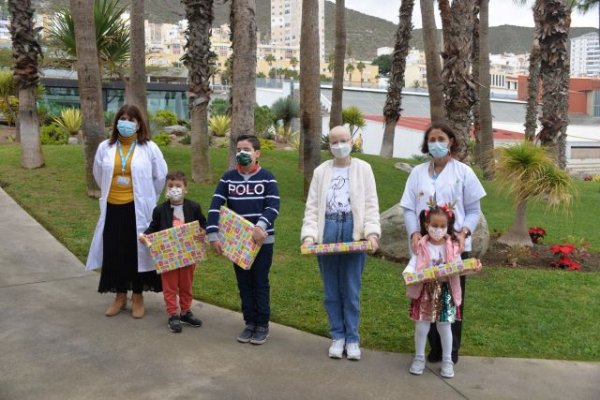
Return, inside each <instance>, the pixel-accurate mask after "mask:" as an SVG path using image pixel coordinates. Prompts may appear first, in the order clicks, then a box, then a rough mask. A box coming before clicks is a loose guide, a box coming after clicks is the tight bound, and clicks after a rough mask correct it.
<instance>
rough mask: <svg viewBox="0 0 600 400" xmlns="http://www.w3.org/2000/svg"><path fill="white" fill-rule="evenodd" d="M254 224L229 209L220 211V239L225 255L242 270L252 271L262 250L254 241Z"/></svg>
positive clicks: (223, 208)
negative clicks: (251, 268) (255, 260)
mask: <svg viewBox="0 0 600 400" xmlns="http://www.w3.org/2000/svg"><path fill="white" fill-rule="evenodd" d="M253 230H254V224H253V223H252V222H250V221H248V220H247V219H245V218H243V217H241V216H239V215H238V214H236V213H235V212H233V211H231V210H230V209H229V208H227V207H223V206H221V209H220V211H219V239H220V240H221V243H223V255H224V256H225V257H227V258H228V259H230V260H231V261H232V262H233V263H234V264H236V265H237V266H239V267H240V268H242V269H250V267H251V266H252V263H254V259H255V258H256V255H257V254H258V251H259V250H260V246H259V245H257V244H256V243H255V242H254V240H253V239H252V231H253Z"/></svg>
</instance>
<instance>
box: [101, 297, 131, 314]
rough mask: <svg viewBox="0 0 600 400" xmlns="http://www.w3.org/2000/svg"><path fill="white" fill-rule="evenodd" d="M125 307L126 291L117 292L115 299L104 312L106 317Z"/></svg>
mask: <svg viewBox="0 0 600 400" xmlns="http://www.w3.org/2000/svg"><path fill="white" fill-rule="evenodd" d="M126 307H127V293H117V297H115V301H113V302H112V304H111V305H110V306H108V308H107V309H106V311H105V312H104V315H106V316H107V317H114V316H115V315H117V314H118V313H120V312H121V310H124V309H125V308H126Z"/></svg>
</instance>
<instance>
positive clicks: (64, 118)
mask: <svg viewBox="0 0 600 400" xmlns="http://www.w3.org/2000/svg"><path fill="white" fill-rule="evenodd" d="M54 123H55V124H57V125H58V126H60V127H61V128H62V129H63V130H64V131H65V132H67V133H68V134H69V135H77V134H78V133H79V130H80V129H81V124H82V119H81V111H80V110H79V109H78V108H65V109H63V110H62V111H61V112H60V116H59V117H57V118H54Z"/></svg>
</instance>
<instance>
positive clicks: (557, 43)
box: [534, 0, 571, 169]
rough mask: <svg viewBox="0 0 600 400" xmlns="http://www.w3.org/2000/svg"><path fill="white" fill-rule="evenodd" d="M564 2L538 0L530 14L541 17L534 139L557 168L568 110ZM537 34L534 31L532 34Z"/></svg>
mask: <svg viewBox="0 0 600 400" xmlns="http://www.w3.org/2000/svg"><path fill="white" fill-rule="evenodd" d="M566 1H567V0H541V1H537V2H536V4H535V5H534V13H535V14H537V15H539V16H540V17H541V20H540V22H539V24H540V33H541V35H540V36H539V37H537V38H536V39H537V40H538V42H539V44H540V54H541V63H540V74H541V77H542V82H543V85H544V86H543V88H544V90H543V93H542V103H543V105H542V117H541V118H540V122H541V125H542V129H541V131H540V132H539V133H538V139H539V141H540V143H541V144H542V145H543V146H547V147H548V148H550V149H551V153H553V154H554V156H555V158H556V160H557V161H558V164H559V166H560V167H561V168H563V169H564V168H565V167H566V164H567V162H566V133H567V125H568V123H569V121H568V115H567V114H568V107H569V103H568V101H569V50H568V46H569V28H570V25H571V14H570V12H571V10H570V8H569V7H568V5H567V4H566ZM536 32H537V31H536Z"/></svg>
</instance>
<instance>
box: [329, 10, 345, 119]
mask: <svg viewBox="0 0 600 400" xmlns="http://www.w3.org/2000/svg"><path fill="white" fill-rule="evenodd" d="M345 56H346V1H345V0H336V2H335V48H334V55H333V60H330V61H329V67H328V68H331V69H333V83H332V86H331V110H330V112H329V129H331V128H333V127H334V126H338V125H341V124H342V99H343V96H344V58H345ZM331 69H330V70H329V72H331Z"/></svg>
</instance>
